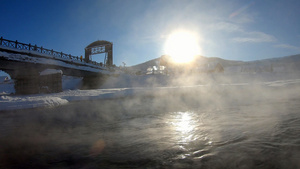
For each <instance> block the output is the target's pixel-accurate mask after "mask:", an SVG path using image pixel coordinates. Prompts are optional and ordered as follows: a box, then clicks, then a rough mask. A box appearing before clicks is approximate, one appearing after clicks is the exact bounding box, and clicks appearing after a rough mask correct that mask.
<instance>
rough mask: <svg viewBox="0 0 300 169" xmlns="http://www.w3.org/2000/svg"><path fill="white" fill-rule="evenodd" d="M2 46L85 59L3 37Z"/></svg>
mask: <svg viewBox="0 0 300 169" xmlns="http://www.w3.org/2000/svg"><path fill="white" fill-rule="evenodd" d="M0 46H3V47H9V48H15V49H20V50H28V51H36V52H39V53H42V54H46V55H52V56H55V57H56V58H62V59H68V60H74V61H80V62H83V61H84V60H83V59H82V60H81V59H80V57H78V56H73V55H71V54H66V53H63V52H58V51H54V50H53V49H51V50H50V49H46V48H43V47H42V46H41V47H38V46H37V45H31V44H30V43H29V44H26V43H21V42H18V41H17V40H16V41H11V40H8V39H4V38H3V37H1V38H0ZM89 63H91V64H94V65H97V66H99V65H100V63H97V62H95V61H89Z"/></svg>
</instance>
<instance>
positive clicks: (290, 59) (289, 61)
mask: <svg viewBox="0 0 300 169" xmlns="http://www.w3.org/2000/svg"><path fill="white" fill-rule="evenodd" d="M159 60H160V58H156V59H152V60H149V61H146V62H144V63H140V64H137V65H134V66H130V67H128V69H129V70H133V71H145V70H147V68H148V67H152V66H159ZM195 62H197V63H198V64H212V63H220V64H221V65H222V66H223V67H224V68H226V67H234V66H240V67H242V66H257V65H272V66H284V67H288V68H289V69H292V70H296V71H300V54H297V55H290V56H284V57H277V58H269V59H262V60H255V61H236V60H226V59H222V58H218V57H205V56H197V57H196V59H195Z"/></svg>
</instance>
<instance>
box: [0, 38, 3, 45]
mask: <svg viewBox="0 0 300 169" xmlns="http://www.w3.org/2000/svg"><path fill="white" fill-rule="evenodd" d="M2 41H3V37H2V36H1V38H0V45H2Z"/></svg>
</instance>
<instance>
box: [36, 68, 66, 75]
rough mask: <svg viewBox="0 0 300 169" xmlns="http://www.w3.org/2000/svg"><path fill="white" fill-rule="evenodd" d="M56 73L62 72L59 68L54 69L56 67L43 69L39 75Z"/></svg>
mask: <svg viewBox="0 0 300 169" xmlns="http://www.w3.org/2000/svg"><path fill="white" fill-rule="evenodd" d="M57 73H60V74H63V72H62V71H61V70H56V69H46V70H44V71H42V72H41V73H40V75H42V76H43V75H51V74H57Z"/></svg>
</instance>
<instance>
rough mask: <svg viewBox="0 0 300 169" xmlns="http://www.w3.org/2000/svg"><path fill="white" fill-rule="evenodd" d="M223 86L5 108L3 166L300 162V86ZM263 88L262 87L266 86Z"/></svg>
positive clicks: (290, 165)
mask: <svg viewBox="0 0 300 169" xmlns="http://www.w3.org/2000/svg"><path fill="white" fill-rule="evenodd" d="M277 89H278V88H271V89H269V88H266V89H261V90H258V91H253V88H249V87H248V88H247V89H245V88H239V87H234V88H232V87H230V88H229V87H222V88H219V89H217V90H216V89H214V90H212V89H207V88H205V89H201V91H200V90H196V91H195V90H194V89H193V90H188V91H187V90H185V91H181V92H178V91H176V92H174V91H173V92H172V93H158V94H156V95H155V96H151V97H150V96H144V97H132V98H124V99H116V100H100V101H93V102H77V103H73V104H70V105H66V106H62V107H56V108H47V109H34V110H22V111H10V112H2V113H1V114H0V117H1V118H0V132H1V136H0V147H1V150H0V163H1V164H0V167H1V168H300V162H299V159H300V104H299V103H300V97H299V95H297V94H295V95H293V96H291V93H297V92H299V88H298V87H297V88H295V89H296V90H294V91H291V89H290V88H280V90H277ZM262 91H263V92H262Z"/></svg>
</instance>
